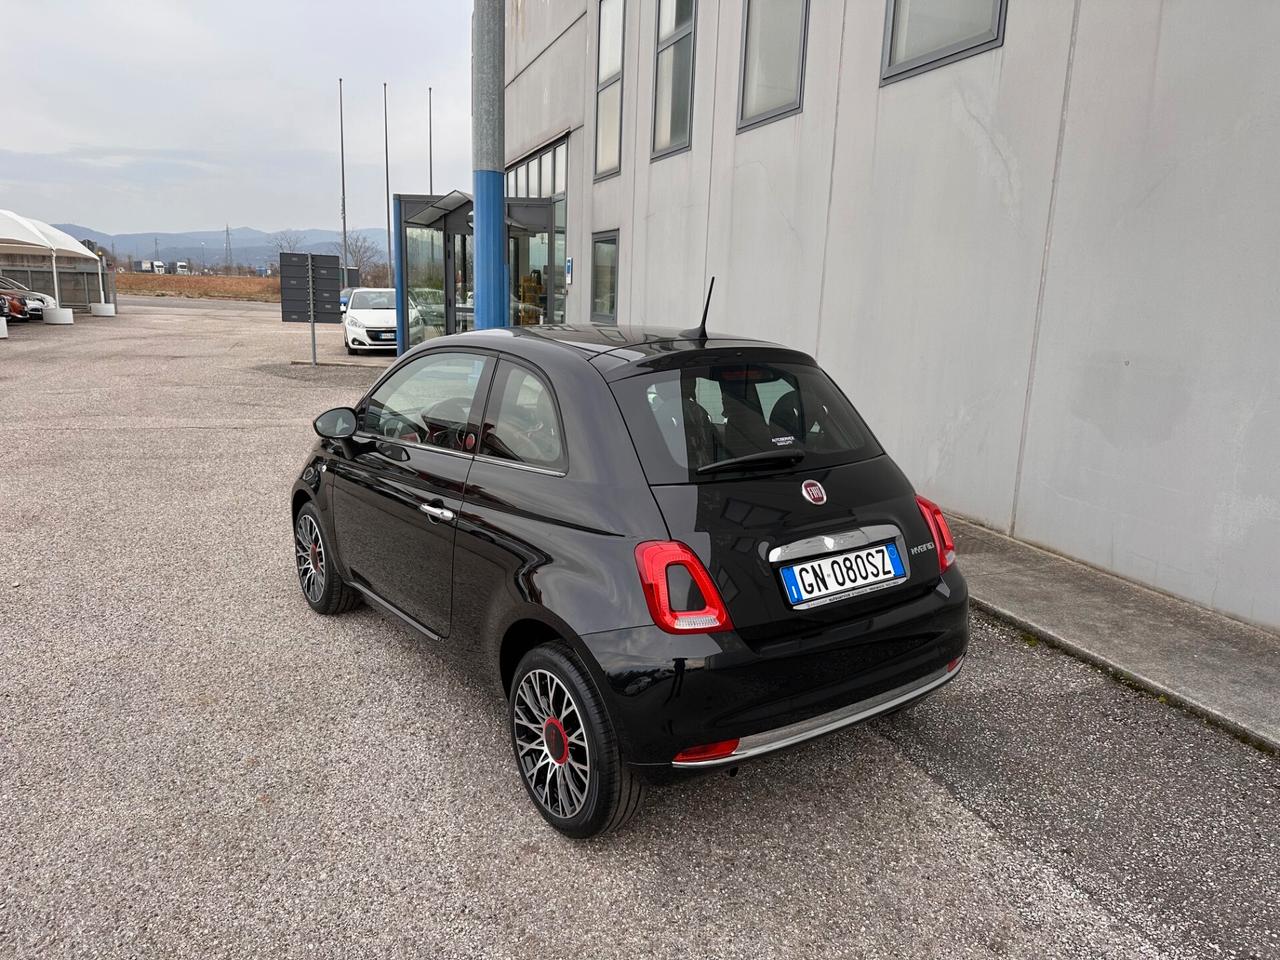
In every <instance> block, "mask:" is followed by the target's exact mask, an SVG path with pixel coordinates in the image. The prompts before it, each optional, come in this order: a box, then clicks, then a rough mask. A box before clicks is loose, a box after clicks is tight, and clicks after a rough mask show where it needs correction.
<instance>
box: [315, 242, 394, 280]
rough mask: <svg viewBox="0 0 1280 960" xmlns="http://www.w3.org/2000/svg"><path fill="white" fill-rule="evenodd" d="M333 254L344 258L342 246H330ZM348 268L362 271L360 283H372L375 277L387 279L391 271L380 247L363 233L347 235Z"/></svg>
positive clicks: (336, 244)
mask: <svg viewBox="0 0 1280 960" xmlns="http://www.w3.org/2000/svg"><path fill="white" fill-rule="evenodd" d="M329 250H330V252H331V253H335V254H337V255H338V256H339V257H341V256H342V244H341V243H340V242H339V243H334V244H330V247H329ZM347 266H348V267H351V268H352V269H353V270H359V271H360V282H361V283H370V282H372V280H371V278H373V277H386V276H388V275H389V273H390V270H389V269H388V267H387V261H386V258H385V257H384V256H383V253H382V250H381V249H380V248H379V247H378V245H377V244H376V243H375V242H374V241H373V240H371V239H370V238H369V237H367V236H365V235H364V234H363V233H351V234H348V235H347Z"/></svg>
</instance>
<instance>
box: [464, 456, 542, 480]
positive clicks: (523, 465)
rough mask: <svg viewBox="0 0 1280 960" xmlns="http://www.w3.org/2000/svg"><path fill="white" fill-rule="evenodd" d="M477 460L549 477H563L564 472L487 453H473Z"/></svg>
mask: <svg viewBox="0 0 1280 960" xmlns="http://www.w3.org/2000/svg"><path fill="white" fill-rule="evenodd" d="M473 456H474V458H475V459H476V460H483V461H484V462H485V463H493V464H496V465H497V466H499V467H511V468H512V469H513V470H528V471H529V472H530V473H541V474H544V475H545V476H548V477H563V476H564V472H563V471H561V470H552V469H551V468H550V467H536V466H534V465H533V464H532V463H519V462H517V461H515V460H503V459H501V458H500V457H491V456H489V455H488V454H485V453H477V454H473Z"/></svg>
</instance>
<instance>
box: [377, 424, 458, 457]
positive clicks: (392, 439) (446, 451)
mask: <svg viewBox="0 0 1280 960" xmlns="http://www.w3.org/2000/svg"><path fill="white" fill-rule="evenodd" d="M352 436H353V437H355V438H357V439H364V438H368V441H369V442H371V443H392V444H395V445H396V446H399V447H410V448H411V449H414V450H425V451H426V452H428V453H443V454H446V455H448V456H450V457H461V458H462V459H464V460H473V459H475V458H474V457H473V456H472V454H469V453H466V452H465V451H462V450H450V449H449V448H448V447H433V446H430V445H428V444H425V443H414V442H413V441H411V440H401V439H399V438H397V437H378V436H374V435H373V434H372V433H367V432H366V431H364V430H358V431H356V433H354V434H353V435H352Z"/></svg>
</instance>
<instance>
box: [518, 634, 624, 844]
mask: <svg viewBox="0 0 1280 960" xmlns="http://www.w3.org/2000/svg"><path fill="white" fill-rule="evenodd" d="M548 675H549V676H550V677H553V678H555V680H557V681H558V682H559V684H560V685H561V687H562V688H563V690H564V691H567V693H568V696H569V698H570V701H569V702H570V705H571V706H572V708H573V709H572V710H570V709H569V708H568V707H567V706H566V707H564V708H563V709H561V710H556V709H555V707H554V706H553V708H552V710H551V711H549V712H548V714H549V716H552V717H556V718H557V723H560V720H561V719H563V720H564V722H563V723H562V724H561V725H560V726H559V732H558V733H556V732H554V730H553V732H552V733H551V734H550V736H551V738H552V740H553V741H554V742H555V745H556V746H557V748H559V747H560V746H561V745H562V746H563V756H564V758H565V759H564V761H562V762H560V763H557V762H555V761H554V760H553V758H552V754H551V751H550V748H549V747H548V745H547V742H546V740H545V738H546V737H547V736H548V734H547V732H546V730H547V725H548V724H550V723H551V721H550V720H549V719H547V720H546V721H545V722H544V724H543V727H542V730H543V734H542V736H543V738H544V740H543V742H542V743H541V746H539V745H538V744H537V743H536V742H535V739H536V738H535V737H534V733H533V731H534V730H535V729H537V728H536V726H535V724H536V723H537V722H538V717H537V715H536V713H535V710H538V709H539V708H534V710H531V709H530V706H529V700H528V699H527V695H528V693H529V691H530V689H531V688H530V686H528V685H526V684H525V681H526V679H528V680H529V683H530V684H533V685H534V688H538V689H545V687H539V684H545V683H546V677H547V676H548ZM522 685H523V689H522ZM551 689H553V690H554V687H552V688H551ZM535 699H537V697H536V696H535ZM548 699H550V700H551V701H552V704H553V705H554V704H555V703H556V699H555V694H554V693H552V694H549V695H548ZM544 702H545V701H544ZM560 703H561V704H563V703H564V701H563V700H561V701H560ZM517 711H519V714H518V713H517ZM575 714H576V715H577V716H578V717H580V718H581V721H582V723H581V725H580V726H579V725H578V724H577V723H576V721H575V720H574V719H573V717H574V715H575ZM529 720H533V721H534V723H530V722H529ZM507 727H508V728H509V729H510V731H511V749H512V752H513V753H514V754H515V761H516V771H517V772H518V773H519V775H520V781H521V783H523V784H524V788H525V792H526V793H528V794H529V799H530V800H532V801H533V805H534V806H535V807H536V808H537V809H538V812H539V813H540V814H542V817H543V819H545V820H546V821H547V823H549V824H551V826H553V827H555V828H556V829H557V830H559V831H560V832H561V833H563V834H564V835H565V836H568V837H573V838H574V839H578V840H583V839H586V838H588V837H595V836H598V835H600V834H602V833H608V832H609V831H611V830H616V829H618V828H619V827H621V826H622V825H623V824H625V823H626V822H627V821H628V820H630V819H631V818H632V817H633V816H634V815H635V813H636V811H637V810H638V809H639V807H640V802H641V800H642V799H643V797H644V787H645V785H644V781H643V780H641V778H640V777H639V776H637V775H636V774H635V773H634V772H633V771H632V770H631V768H630V767H628V766H627V765H626V763H625V762H624V761H623V758H622V754H621V751H620V750H619V747H618V739H617V737H616V736H615V734H614V730H613V723H612V722H611V721H610V719H609V713H608V711H607V710H606V709H605V706H604V703H603V701H601V699H600V696H599V694H598V693H597V692H596V688H595V685H594V684H593V683H592V682H591V679H590V677H588V676H587V672H586V670H584V669H583V667H582V665H581V664H580V663H579V662H578V659H577V657H576V656H575V655H574V653H573V651H571V650H570V649H569V648H568V647H566V646H564V645H563V644H559V643H545V644H543V645H542V646H539V647H535V648H534V649H532V650H530V651H529V652H528V653H526V654H525V655H524V658H523V659H522V660H521V661H520V664H519V666H517V667H516V672H515V676H514V677H513V678H512V681H511V689H510V690H508V691H507ZM578 730H581V731H582V736H583V740H584V742H583V744H582V745H581V746H580V745H579V743H578V741H577V739H576V738H577V737H578ZM566 733H567V735H568V736H567V738H566V737H565V736H564V735H565V734H566ZM522 737H523V738H524V739H523V741H522V739H521V738H522ZM539 751H541V753H539ZM583 760H585V766H586V773H585V774H582V773H581V772H580V771H578V767H579V766H580V765H581V763H580V761H583ZM565 783H568V784H569V786H568V788H566V787H564V786H560V784H565ZM578 784H585V786H584V787H583V789H582V790H581V791H580V792H577V793H575V792H574V790H575V786H576V785H578ZM540 788H541V789H540ZM566 813H567V814H568V815H564V814H566Z"/></svg>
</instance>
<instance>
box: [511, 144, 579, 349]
mask: <svg viewBox="0 0 1280 960" xmlns="http://www.w3.org/2000/svg"><path fill="white" fill-rule="evenodd" d="M568 184H569V145H568V142H567V141H564V140H561V141H560V142H559V143H555V144H551V145H550V146H547V147H544V148H543V149H542V150H540V151H538V153H536V154H535V155H533V156H531V157H525V158H523V159H521V160H520V161H519V162H518V163H516V164H513V165H512V166H511V167H510V168H509V169H508V170H507V192H508V194H509V196H508V209H509V213H508V217H507V264H508V267H509V269H510V277H511V323H512V324H513V325H517V326H519V325H527V324H531V323H564V320H565V297H566V296H567V295H568V286H567V284H566V283H565V272H564V264H565V223H566V220H567V199H566V193H567V188H568Z"/></svg>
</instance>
